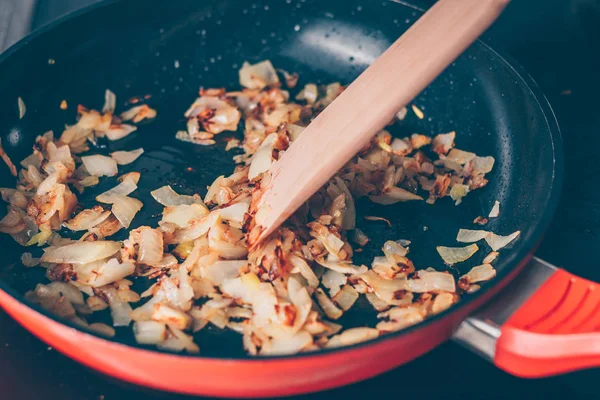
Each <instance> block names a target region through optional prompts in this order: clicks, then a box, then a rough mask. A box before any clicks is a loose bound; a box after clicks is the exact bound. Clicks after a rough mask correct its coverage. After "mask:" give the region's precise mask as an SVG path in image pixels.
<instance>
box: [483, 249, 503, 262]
mask: <svg viewBox="0 0 600 400" xmlns="http://www.w3.org/2000/svg"><path fill="white" fill-rule="evenodd" d="M498 255H500V253H498V252H497V251H491V252H490V254H488V255H487V256H485V258H484V259H483V261H482V262H483V263H484V264H491V263H492V262H493V261H494V260H495V259H496V258H498Z"/></svg>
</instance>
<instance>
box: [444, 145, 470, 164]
mask: <svg viewBox="0 0 600 400" xmlns="http://www.w3.org/2000/svg"><path fill="white" fill-rule="evenodd" d="M475 156H476V154H475V153H470V152H468V151H463V150H459V149H452V150H450V153H448V155H447V156H446V159H448V160H450V161H454V162H456V163H458V164H460V165H464V164H466V163H468V162H469V161H471V160H472V159H474V158H475Z"/></svg>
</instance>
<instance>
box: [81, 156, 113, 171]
mask: <svg viewBox="0 0 600 400" xmlns="http://www.w3.org/2000/svg"><path fill="white" fill-rule="evenodd" d="M81 161H83V165H85V169H86V170H87V171H88V172H89V174H90V175H93V176H115V175H116V174H117V173H118V172H119V170H118V168H117V162H116V161H115V160H113V159H112V158H110V157H107V156H102V155H99V154H95V155H93V156H84V157H81Z"/></svg>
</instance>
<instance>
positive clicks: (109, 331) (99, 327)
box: [88, 322, 116, 338]
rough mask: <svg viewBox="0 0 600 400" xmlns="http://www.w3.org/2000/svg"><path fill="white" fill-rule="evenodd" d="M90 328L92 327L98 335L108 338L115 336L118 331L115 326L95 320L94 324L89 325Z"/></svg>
mask: <svg viewBox="0 0 600 400" xmlns="http://www.w3.org/2000/svg"><path fill="white" fill-rule="evenodd" d="M88 329H90V330H91V331H93V332H94V333H97V334H98V335H101V336H104V337H108V338H111V337H114V336H115V333H116V332H115V329H114V328H112V327H110V326H108V325H106V324H103V323H101V322H94V323H93V324H90V325H89V326H88Z"/></svg>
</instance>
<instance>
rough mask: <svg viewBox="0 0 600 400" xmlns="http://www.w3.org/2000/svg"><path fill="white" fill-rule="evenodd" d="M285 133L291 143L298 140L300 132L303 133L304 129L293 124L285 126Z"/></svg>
mask: <svg viewBox="0 0 600 400" xmlns="http://www.w3.org/2000/svg"><path fill="white" fill-rule="evenodd" d="M286 127H287V131H288V133H289V136H290V140H291V141H292V142H293V141H294V140H296V139H298V137H300V135H301V134H302V132H304V129H306V128H305V127H303V126H300V125H295V124H287V126H286Z"/></svg>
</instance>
